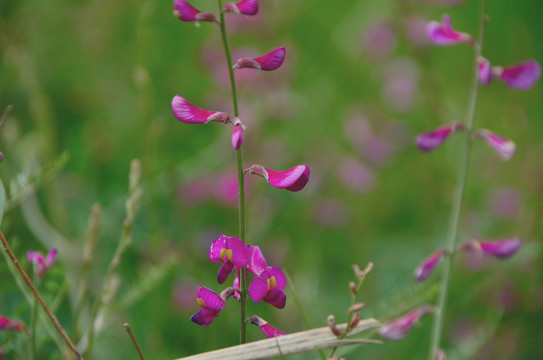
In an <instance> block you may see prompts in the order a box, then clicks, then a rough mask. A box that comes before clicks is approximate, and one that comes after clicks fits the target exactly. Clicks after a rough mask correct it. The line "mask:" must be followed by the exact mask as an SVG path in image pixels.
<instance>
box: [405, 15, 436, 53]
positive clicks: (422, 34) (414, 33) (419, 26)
mask: <svg viewBox="0 0 543 360" xmlns="http://www.w3.org/2000/svg"><path fill="white" fill-rule="evenodd" d="M426 24H428V20H426V19H424V18H421V17H408V18H407V19H406V24H405V26H406V32H407V37H408V39H409V40H410V41H411V43H413V45H415V46H424V45H428V44H429V43H430V41H429V39H428V35H426Z"/></svg>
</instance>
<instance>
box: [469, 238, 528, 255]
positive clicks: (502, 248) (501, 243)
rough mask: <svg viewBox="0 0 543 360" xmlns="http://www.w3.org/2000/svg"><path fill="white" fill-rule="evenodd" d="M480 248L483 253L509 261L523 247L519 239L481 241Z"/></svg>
mask: <svg viewBox="0 0 543 360" xmlns="http://www.w3.org/2000/svg"><path fill="white" fill-rule="evenodd" d="M478 243H479V246H480V248H481V250H482V251H483V253H485V254H487V255H492V256H494V257H497V258H499V259H507V258H509V257H511V256H513V255H515V254H516V253H517V251H519V249H520V246H521V245H522V243H521V241H520V239H519V238H509V239H500V240H493V241H486V242H482V241H479V242H478Z"/></svg>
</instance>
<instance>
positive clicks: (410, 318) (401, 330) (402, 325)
mask: <svg viewBox="0 0 543 360" xmlns="http://www.w3.org/2000/svg"><path fill="white" fill-rule="evenodd" d="M433 311H434V310H433V308H432V307H431V306H428V305H426V306H422V307H420V308H418V309H415V310H413V311H411V312H409V313H407V314H405V315H404V316H401V317H399V318H396V319H393V320H390V321H389V322H387V323H385V324H383V325H381V328H380V329H379V334H380V335H381V336H382V337H384V338H385V339H388V340H401V339H403V338H404V337H406V336H407V334H409V332H410V331H411V329H413V326H415V324H416V323H418V322H419V320H420V319H421V318H422V317H423V316H424V315H426V314H428V313H430V312H433Z"/></svg>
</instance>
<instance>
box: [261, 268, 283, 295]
mask: <svg viewBox="0 0 543 360" xmlns="http://www.w3.org/2000/svg"><path fill="white" fill-rule="evenodd" d="M262 277H263V278H264V279H265V280H268V279H270V278H272V277H273V279H274V280H273V281H274V284H275V286H274V287H273V288H274V289H280V290H281V289H284V288H285V286H286V285H287V277H286V276H285V274H284V273H283V271H282V270H281V269H280V268H279V267H277V266H272V267H269V268H267V269H266V270H265V271H264V273H263V274H262Z"/></svg>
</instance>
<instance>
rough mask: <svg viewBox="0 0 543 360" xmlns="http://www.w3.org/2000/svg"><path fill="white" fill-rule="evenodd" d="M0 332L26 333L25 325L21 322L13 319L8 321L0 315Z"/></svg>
mask: <svg viewBox="0 0 543 360" xmlns="http://www.w3.org/2000/svg"><path fill="white" fill-rule="evenodd" d="M0 330H6V331H7V330H12V331H18V332H23V331H26V327H25V325H24V324H23V323H22V322H20V321H14V320H11V319H8V318H7V317H5V316H2V315H0Z"/></svg>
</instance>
